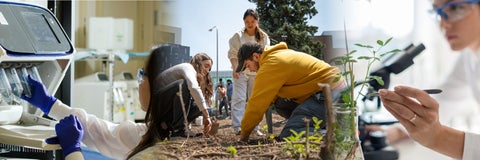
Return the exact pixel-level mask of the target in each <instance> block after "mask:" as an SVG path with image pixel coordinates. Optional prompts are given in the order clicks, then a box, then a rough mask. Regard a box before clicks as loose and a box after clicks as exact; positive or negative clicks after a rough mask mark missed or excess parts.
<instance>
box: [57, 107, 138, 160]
mask: <svg viewBox="0 0 480 160" xmlns="http://www.w3.org/2000/svg"><path fill="white" fill-rule="evenodd" d="M69 114H73V115H75V116H77V117H78V120H80V123H82V126H83V130H84V135H83V140H82V142H83V143H84V144H85V145H87V146H88V147H89V148H91V149H94V150H98V151H99V152H100V153H102V154H103V155H105V156H108V157H111V158H115V159H125V158H126V157H127V155H128V153H130V151H131V150H132V149H133V148H135V146H137V145H138V143H139V142H140V140H141V138H142V136H143V135H144V134H145V132H146V130H147V127H146V126H145V124H144V123H134V122H132V121H124V122H121V123H120V124H116V123H112V122H110V121H107V120H103V119H100V118H97V117H96V116H95V115H92V114H87V112H86V111H85V110H84V109H81V108H70V107H69V106H67V105H65V104H63V103H62V102H61V101H60V100H57V101H56V102H55V103H54V105H53V106H52V109H51V110H50V113H49V116H50V117H52V118H55V119H57V120H58V119H62V118H64V117H65V116H67V115H69Z"/></svg>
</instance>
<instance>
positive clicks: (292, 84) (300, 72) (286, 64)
mask: <svg viewBox="0 0 480 160" xmlns="http://www.w3.org/2000/svg"><path fill="white" fill-rule="evenodd" d="M338 73H340V70H339V69H338V68H337V67H334V66H330V65H329V64H328V63H325V62H324V61H322V60H319V59H317V58H315V57H313V56H311V55H309V54H306V53H302V52H297V51H294V50H290V49H288V47H287V45H286V44H285V43H283V42H282V43H279V44H277V45H274V46H266V47H265V48H264V50H263V53H262V54H261V56H260V59H259V68H258V71H257V76H256V78H255V82H254V85H253V91H252V95H251V97H250V98H249V99H248V102H247V106H246V109H245V114H244V116H243V119H242V124H241V128H242V133H241V134H242V135H243V136H246V137H248V136H249V135H250V132H252V130H253V129H254V127H255V126H256V125H258V123H260V121H262V118H263V115H264V113H265V111H266V110H267V109H268V108H269V107H270V105H271V104H272V103H273V102H274V100H275V99H276V98H277V97H282V98H290V99H292V100H294V101H295V102H297V103H299V104H300V103H302V102H303V101H305V100H306V99H307V98H309V97H310V96H311V95H312V94H314V93H316V92H318V91H321V88H320V87H319V86H318V85H317V83H327V84H330V88H336V87H337V86H339V85H340V84H341V82H343V80H341V81H337V82H333V81H334V79H335V76H336V75H337V74H338Z"/></svg>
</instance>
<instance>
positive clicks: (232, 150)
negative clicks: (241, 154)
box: [227, 146, 237, 156]
mask: <svg viewBox="0 0 480 160" xmlns="http://www.w3.org/2000/svg"><path fill="white" fill-rule="evenodd" d="M227 152H228V153H229V154H230V155H231V156H235V155H237V149H236V148H235V147H233V146H228V147H227Z"/></svg>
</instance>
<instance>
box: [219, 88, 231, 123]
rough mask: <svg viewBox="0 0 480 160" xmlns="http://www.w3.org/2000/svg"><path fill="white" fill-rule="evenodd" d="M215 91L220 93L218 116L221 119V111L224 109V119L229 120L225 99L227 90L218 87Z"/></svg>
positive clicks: (226, 99)
mask: <svg viewBox="0 0 480 160" xmlns="http://www.w3.org/2000/svg"><path fill="white" fill-rule="evenodd" d="M217 90H218V91H219V93H220V95H219V96H220V104H219V106H218V114H219V115H218V116H219V117H220V118H223V113H222V109H223V108H224V109H225V118H227V119H228V118H229V117H230V114H229V113H228V108H229V107H228V98H227V89H226V88H225V87H223V86H222V85H220V86H218V87H217Z"/></svg>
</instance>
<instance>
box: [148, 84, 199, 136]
mask: <svg viewBox="0 0 480 160" xmlns="http://www.w3.org/2000/svg"><path fill="white" fill-rule="evenodd" d="M179 86H181V92H182V98H183V103H184V105H185V113H186V115H187V121H188V122H189V123H190V122H192V121H193V120H195V118H197V117H198V116H200V115H202V112H201V111H200V109H198V107H197V106H196V105H195V103H194V101H193V99H192V98H191V95H190V91H189V90H188V86H187V83H186V81H185V80H183V79H182V80H177V81H175V82H173V83H171V84H169V85H167V86H165V87H163V88H162V89H161V90H160V91H159V92H158V94H155V95H152V96H156V97H157V98H158V99H159V101H160V103H159V104H160V105H157V106H156V107H162V110H161V111H163V112H164V114H162V115H165V116H164V117H153V118H160V119H163V122H164V124H166V126H167V130H168V131H170V132H171V133H170V134H171V135H173V136H177V135H183V133H184V132H185V129H186V126H185V123H184V122H185V119H184V114H183V109H182V103H181V99H180V97H179V96H178V95H177V93H178V92H179V91H180V87H179ZM152 99H154V98H152Z"/></svg>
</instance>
